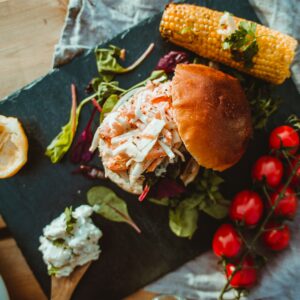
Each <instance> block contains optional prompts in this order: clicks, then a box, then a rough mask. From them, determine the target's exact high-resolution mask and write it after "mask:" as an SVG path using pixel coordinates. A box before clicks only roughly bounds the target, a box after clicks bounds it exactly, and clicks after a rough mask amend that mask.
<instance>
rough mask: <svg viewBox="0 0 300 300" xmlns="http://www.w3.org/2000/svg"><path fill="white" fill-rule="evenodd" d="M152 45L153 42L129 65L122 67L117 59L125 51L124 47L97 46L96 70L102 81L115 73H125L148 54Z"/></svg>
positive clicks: (108, 79)
mask: <svg viewBox="0 0 300 300" xmlns="http://www.w3.org/2000/svg"><path fill="white" fill-rule="evenodd" d="M153 47H154V44H153V43H152V44H150V45H149V47H148V48H147V49H146V51H145V52H144V53H143V54H142V55H141V56H140V57H139V58H138V59H137V60H136V61H135V62H134V63H133V64H131V65H130V66H129V67H123V66H121V65H120V64H119V63H118V61H117V59H118V58H120V57H121V56H122V54H123V53H124V52H125V50H124V49H120V48H119V47H116V46H114V45H109V48H97V49H95V55H96V62H97V68H98V72H99V74H100V76H101V77H102V78H103V80H104V81H106V82H109V81H111V80H112V79H113V76H114V75H115V74H122V73H127V72H129V71H132V70H133V69H134V68H136V67H137V66H138V65H139V64H140V63H141V62H142V61H143V60H144V59H145V58H146V57H147V56H148V54H149V53H150V52H151V51H152V49H153Z"/></svg>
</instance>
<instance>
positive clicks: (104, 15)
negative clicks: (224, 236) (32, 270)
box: [53, 0, 300, 300]
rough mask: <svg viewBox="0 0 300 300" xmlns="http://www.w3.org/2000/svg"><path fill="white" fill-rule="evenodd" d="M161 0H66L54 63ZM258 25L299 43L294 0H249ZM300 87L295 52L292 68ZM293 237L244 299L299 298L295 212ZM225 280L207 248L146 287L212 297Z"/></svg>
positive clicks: (299, 231)
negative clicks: (288, 245)
mask: <svg viewBox="0 0 300 300" xmlns="http://www.w3.org/2000/svg"><path fill="white" fill-rule="evenodd" d="M167 2H168V1H167V0H151V1H147V0H130V1H128V0H114V1H113V0H70V2H69V8H68V13H67V16H66V21H65V25H64V28H63V31H62V35H61V38H60V41H59V43H58V44H57V45H56V47H55V53H54V62H53V64H54V66H58V65H61V64H64V63H66V62H68V61H70V60H71V59H72V58H73V57H74V56H75V55H77V54H78V53H80V52H81V51H82V50H83V49H90V48H93V47H94V46H96V45H97V44H99V43H101V42H104V41H106V40H108V39H110V38H111V37H113V36H114V35H116V34H118V33H119V32H121V31H123V30H125V29H127V28H129V27H131V26H133V25H135V24H136V23H138V22H140V21H141V20H142V19H145V18H147V17H150V16H152V15H153V14H155V13H156V12H159V11H160V10H162V9H163V7H164V5H165V4H166V3H167ZM250 3H251V4H252V6H253V7H254V9H255V11H256V13H257V14H258V17H259V18H260V20H261V21H262V23H263V24H265V25H268V26H270V27H272V28H274V29H277V30H280V31H282V32H285V33H287V34H290V35H293V36H294V37H296V38H297V39H298V42H299V41H300V17H299V15H300V0H250ZM292 71H293V79H294V81H295V83H296V84H297V87H298V90H299V91H300V52H299V49H298V54H297V57H296V59H295V62H294V64H293V67H292ZM291 227H292V231H293V240H292V242H291V246H290V248H289V249H287V250H286V251H284V252H282V253H281V254H279V255H277V256H276V257H273V259H272V261H270V262H269V263H268V264H267V266H266V267H265V268H264V270H263V273H262V276H261V280H260V281H259V285H258V286H257V287H256V288H255V289H253V290H252V292H251V294H250V295H249V296H248V298H247V299H249V300H258V299H264V300H298V299H300V284H298V283H299V282H300V271H299V270H300V255H299V254H300V213H299V214H298V215H297V218H296V220H295V222H293V223H292V224H291ZM224 284H225V279H224V275H223V273H222V272H221V271H220V269H219V268H218V266H217V259H216V258H215V257H214V255H213V254H212V252H207V253H205V254H203V255H200V256H199V257H197V258H196V259H194V260H192V261H190V262H188V263H186V264H185V265H183V266H182V267H181V268H179V269H178V270H177V271H175V272H172V273H170V274H168V275H166V276H164V277H163V278H161V279H159V280H158V281H156V282H154V283H152V284H150V285H149V286H147V287H146V289H147V290H150V291H154V292H157V293H162V294H172V295H177V296H181V297H183V298H188V299H196V300H213V299H217V297H218V295H219V292H220V290H221V288H222V286H223V285H224Z"/></svg>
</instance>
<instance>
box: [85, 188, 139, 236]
mask: <svg viewBox="0 0 300 300" xmlns="http://www.w3.org/2000/svg"><path fill="white" fill-rule="evenodd" d="M87 201H88V203H89V204H90V205H91V206H93V208H94V211H95V212H96V213H97V214H99V215H101V216H102V217H104V218H106V219H108V220H110V221H114V222H125V223H127V224H129V225H130V226H132V227H133V228H134V229H135V230H136V231H137V232H138V233H141V230H140V229H139V228H138V226H137V225H136V224H135V223H134V222H133V220H132V219H131V217H130V216H129V213H128V210H127V204H126V202H125V201H124V200H122V199H121V198H119V197H118V196H117V195H116V194H115V193H114V192H113V191H112V190H110V189H109V188H106V187H103V186H95V187H92V188H91V189H90V190H89V191H88V193H87Z"/></svg>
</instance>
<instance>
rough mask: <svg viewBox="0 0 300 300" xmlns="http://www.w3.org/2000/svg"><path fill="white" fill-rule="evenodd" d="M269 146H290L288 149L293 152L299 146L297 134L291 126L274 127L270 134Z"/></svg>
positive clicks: (277, 147)
mask: <svg viewBox="0 0 300 300" xmlns="http://www.w3.org/2000/svg"><path fill="white" fill-rule="evenodd" d="M269 147H270V149H281V148H283V147H287V148H290V149H289V150H288V151H289V152H290V153H292V154H294V153H296V152H297V150H298V148H299V135H298V133H297V131H296V130H295V129H294V128H293V127H291V126H287V125H283V126H279V127H276V128H275V129H274V130H273V131H272V132H271V134H270V138H269Z"/></svg>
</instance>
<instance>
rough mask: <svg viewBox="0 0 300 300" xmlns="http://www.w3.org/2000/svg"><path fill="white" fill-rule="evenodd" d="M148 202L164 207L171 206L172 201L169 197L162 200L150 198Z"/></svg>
mask: <svg viewBox="0 0 300 300" xmlns="http://www.w3.org/2000/svg"><path fill="white" fill-rule="evenodd" d="M148 201H150V202H152V203H155V204H158V205H162V206H169V204H170V199H169V198H168V197H164V198H161V199H155V198H150V199H148Z"/></svg>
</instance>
